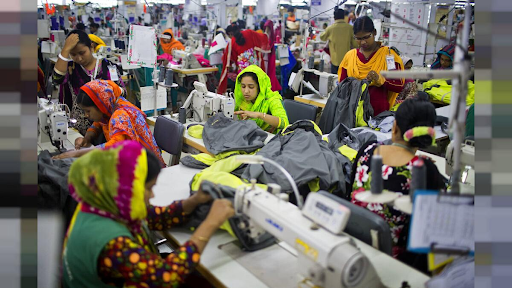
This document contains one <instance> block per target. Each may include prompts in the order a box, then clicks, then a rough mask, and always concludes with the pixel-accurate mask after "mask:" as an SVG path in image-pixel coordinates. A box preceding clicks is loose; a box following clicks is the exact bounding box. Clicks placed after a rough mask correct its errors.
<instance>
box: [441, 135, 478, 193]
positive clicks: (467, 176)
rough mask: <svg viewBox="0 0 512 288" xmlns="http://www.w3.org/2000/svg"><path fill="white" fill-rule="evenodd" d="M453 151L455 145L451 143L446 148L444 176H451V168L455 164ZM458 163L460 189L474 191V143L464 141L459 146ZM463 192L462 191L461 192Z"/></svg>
mask: <svg viewBox="0 0 512 288" xmlns="http://www.w3.org/2000/svg"><path fill="white" fill-rule="evenodd" d="M454 149H455V145H454V143H453V141H452V142H450V144H449V145H448V147H447V148H446V156H445V158H446V164H447V165H446V174H448V175H452V173H453V166H454V164H455V163H454V162H455V157H454ZM460 163H461V167H462V172H461V175H460V179H459V182H460V184H459V185H461V188H468V190H473V193H474V189H475V169H474V167H475V141H473V140H465V141H464V143H463V144H462V146H461V153H460ZM463 190H466V189H463ZM461 192H464V191H461Z"/></svg>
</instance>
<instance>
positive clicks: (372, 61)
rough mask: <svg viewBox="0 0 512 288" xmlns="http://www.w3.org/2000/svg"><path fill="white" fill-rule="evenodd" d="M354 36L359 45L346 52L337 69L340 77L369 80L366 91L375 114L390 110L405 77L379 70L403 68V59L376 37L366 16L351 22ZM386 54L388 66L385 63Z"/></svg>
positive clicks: (341, 79) (371, 22) (341, 78)
mask: <svg viewBox="0 0 512 288" xmlns="http://www.w3.org/2000/svg"><path fill="white" fill-rule="evenodd" d="M353 28H354V38H355V39H356V42H357V44H358V45H359V48H356V49H352V50H350V51H348V52H347V54H345V57H344V58H343V60H342V61H341V64H340V68H339V70H338V76H339V81H340V82H341V81H343V80H344V79H345V78H347V77H354V78H356V79H359V80H363V79H367V80H368V81H369V82H370V87H369V88H368V92H369V93H370V103H371V104H372V107H373V111H374V113H373V114H374V115H379V114H380V113H381V112H383V111H386V110H389V108H391V107H392V105H393V104H394V103H395V99H396V97H397V96H398V93H400V92H401V91H402V88H403V86H404V79H398V80H394V79H386V78H384V77H383V76H382V75H381V74H379V73H380V71H383V70H384V71H385V70H393V69H397V70H403V64H402V60H401V59H400V56H398V55H397V54H396V52H395V51H393V50H392V49H390V48H389V47H386V46H382V44H381V43H380V42H377V41H375V35H376V33H377V31H376V30H375V27H374V26H373V21H372V19H370V17H368V16H363V17H359V18H357V19H356V20H355V22H354V27H353ZM388 58H389V60H390V62H391V65H390V66H391V67H388V64H387V63H388V61H387V59H388Z"/></svg>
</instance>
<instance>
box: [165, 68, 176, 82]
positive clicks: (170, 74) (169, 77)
mask: <svg viewBox="0 0 512 288" xmlns="http://www.w3.org/2000/svg"><path fill="white" fill-rule="evenodd" d="M173 74H174V73H173V72H172V69H167V71H165V85H167V86H171V85H172V80H173Z"/></svg>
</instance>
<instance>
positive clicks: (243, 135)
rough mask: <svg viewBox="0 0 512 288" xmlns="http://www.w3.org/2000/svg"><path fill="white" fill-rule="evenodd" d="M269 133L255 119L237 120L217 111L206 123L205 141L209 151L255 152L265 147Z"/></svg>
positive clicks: (217, 152) (215, 152)
mask: <svg viewBox="0 0 512 288" xmlns="http://www.w3.org/2000/svg"><path fill="white" fill-rule="evenodd" d="M265 139H267V133H266V132H265V131H263V130H261V128H260V127H258V125H256V122H254V121H235V120H233V119H231V118H228V117H226V116H224V114H222V113H217V114H215V115H214V116H213V117H211V118H210V119H208V121H206V123H205V124H204V130H203V141H204V146H205V148H206V150H208V152H210V153H212V154H214V155H217V154H219V153H222V152H227V151H235V150H236V151H245V152H253V151H255V150H257V149H258V148H261V147H263V145H264V143H263V142H264V141H265Z"/></svg>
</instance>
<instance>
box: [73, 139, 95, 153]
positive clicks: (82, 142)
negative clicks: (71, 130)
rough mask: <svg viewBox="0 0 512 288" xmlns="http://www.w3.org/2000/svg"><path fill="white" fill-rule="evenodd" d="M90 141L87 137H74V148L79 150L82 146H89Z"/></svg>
mask: <svg viewBox="0 0 512 288" xmlns="http://www.w3.org/2000/svg"><path fill="white" fill-rule="evenodd" d="M91 145H92V143H91V141H90V140H89V139H88V138H87V137H78V138H76V139H75V149H76V150H80V148H82V147H91Z"/></svg>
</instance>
